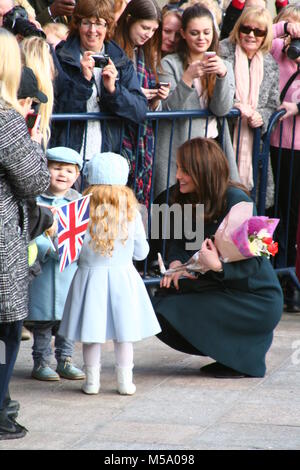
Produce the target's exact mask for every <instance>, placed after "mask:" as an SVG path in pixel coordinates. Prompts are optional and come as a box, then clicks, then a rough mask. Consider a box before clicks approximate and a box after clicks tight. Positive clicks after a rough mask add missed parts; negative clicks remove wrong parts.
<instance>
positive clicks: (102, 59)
mask: <svg viewBox="0 0 300 470" xmlns="http://www.w3.org/2000/svg"><path fill="white" fill-rule="evenodd" d="M92 57H93V59H94V61H95V67H98V68H99V69H103V67H106V65H107V64H108V61H109V55H107V54H94V55H92Z"/></svg>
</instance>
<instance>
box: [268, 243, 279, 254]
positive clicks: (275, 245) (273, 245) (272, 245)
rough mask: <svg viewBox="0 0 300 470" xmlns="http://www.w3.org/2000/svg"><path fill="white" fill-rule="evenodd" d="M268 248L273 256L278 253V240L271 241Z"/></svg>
mask: <svg viewBox="0 0 300 470" xmlns="http://www.w3.org/2000/svg"><path fill="white" fill-rule="evenodd" d="M267 250H268V252H269V253H270V254H271V255H272V256H275V255H276V253H278V243H277V242H273V243H270V244H269V245H268V246H267Z"/></svg>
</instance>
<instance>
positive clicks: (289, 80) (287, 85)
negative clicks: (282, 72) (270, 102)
mask: <svg viewBox="0 0 300 470" xmlns="http://www.w3.org/2000/svg"><path fill="white" fill-rule="evenodd" d="M299 73H300V64H298V66H297V70H296V72H295V73H293V75H291V76H290V78H289V79H288V81H287V82H286V84H285V85H284V88H283V89H282V91H281V93H280V102H281V103H282V102H283V100H284V97H285V95H286V93H287V91H288V89H289V88H290V86H291V84H292V83H293V81H294V80H295V78H296V77H297V75H298V74H299Z"/></svg>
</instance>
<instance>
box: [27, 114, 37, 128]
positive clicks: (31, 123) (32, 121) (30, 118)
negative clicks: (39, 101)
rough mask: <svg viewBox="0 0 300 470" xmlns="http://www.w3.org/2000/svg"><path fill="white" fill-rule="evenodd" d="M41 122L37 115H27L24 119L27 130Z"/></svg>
mask: <svg viewBox="0 0 300 470" xmlns="http://www.w3.org/2000/svg"><path fill="white" fill-rule="evenodd" d="M40 120H41V115H40V114H37V113H33V114H28V116H27V118H26V124H27V128H28V129H32V128H33V127H34V126H35V124H36V123H38V124H39V122H40Z"/></svg>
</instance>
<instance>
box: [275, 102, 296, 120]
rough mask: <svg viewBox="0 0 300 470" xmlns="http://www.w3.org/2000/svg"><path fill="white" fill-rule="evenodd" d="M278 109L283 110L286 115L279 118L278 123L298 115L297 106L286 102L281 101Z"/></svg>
mask: <svg viewBox="0 0 300 470" xmlns="http://www.w3.org/2000/svg"><path fill="white" fill-rule="evenodd" d="M278 109H285V110H286V113H285V114H284V115H283V116H281V118H280V119H279V121H283V119H286V118H288V117H290V116H295V114H298V113H299V110H298V106H297V104H296V103H289V102H288V101H283V103H282V104H281V105H280V106H279V108H278Z"/></svg>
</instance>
